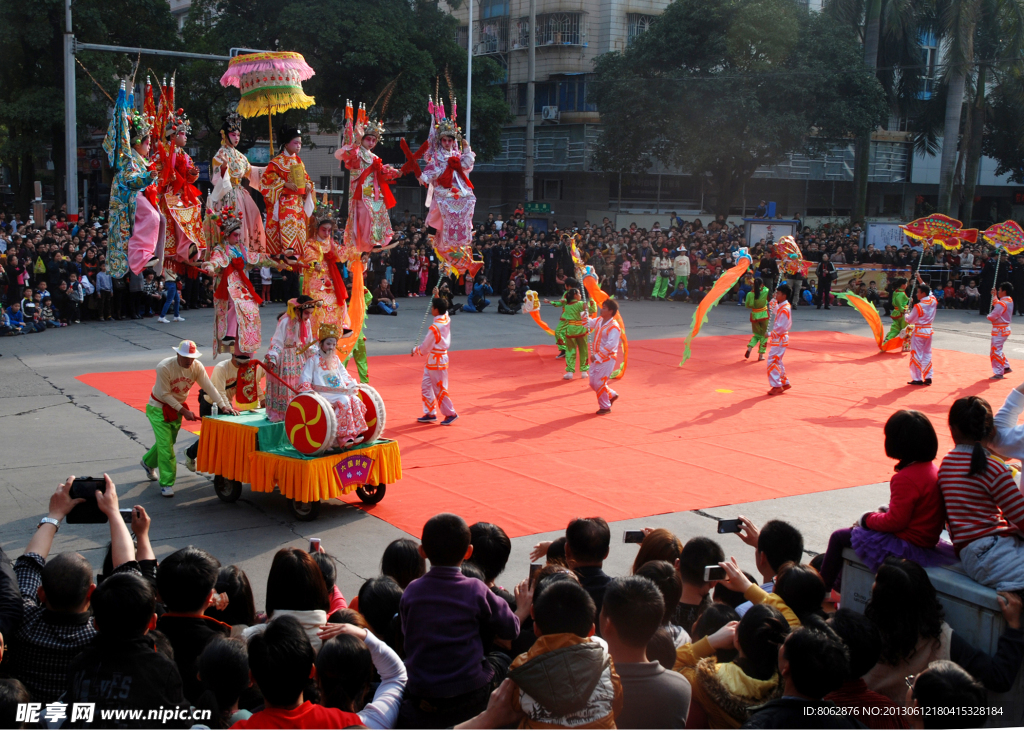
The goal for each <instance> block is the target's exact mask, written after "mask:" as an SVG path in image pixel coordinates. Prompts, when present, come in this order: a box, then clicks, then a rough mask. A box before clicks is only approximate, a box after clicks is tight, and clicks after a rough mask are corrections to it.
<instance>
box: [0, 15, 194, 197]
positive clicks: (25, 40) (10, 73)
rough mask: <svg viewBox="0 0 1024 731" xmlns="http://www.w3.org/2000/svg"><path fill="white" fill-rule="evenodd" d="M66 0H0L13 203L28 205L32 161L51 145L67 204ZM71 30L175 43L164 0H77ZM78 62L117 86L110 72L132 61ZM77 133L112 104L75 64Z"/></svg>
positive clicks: (87, 56) (100, 58)
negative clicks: (22, 0) (3, 0)
mask: <svg viewBox="0 0 1024 731" xmlns="http://www.w3.org/2000/svg"><path fill="white" fill-rule="evenodd" d="M64 17H65V16H64V2H63V0H32V2H4V3H0V27H2V28H4V30H5V41H4V43H2V44H0V126H4V127H6V128H7V131H8V135H7V136H6V137H5V138H4V139H3V140H2V141H0V164H3V165H6V166H7V167H8V168H10V170H11V173H12V175H11V179H12V184H13V185H12V187H13V189H14V195H15V201H16V205H17V207H18V208H19V209H20V210H26V209H27V208H28V203H29V200H30V199H31V197H32V183H33V181H34V180H35V179H36V178H37V177H39V171H37V170H36V160H37V159H39V158H44V157H46V155H47V150H48V149H49V155H50V159H51V160H52V161H53V166H54V174H53V180H54V183H55V186H54V188H55V192H56V199H57V201H59V202H64V200H65V196H64V190H63V186H64V176H63V170H64V148H65V144H64V65H63V63H64V61H63V48H64V46H63V43H64V41H63V33H64ZM73 21H74V22H73V30H74V33H75V36H76V37H77V38H78V40H80V41H83V42H93V43H112V44H118V45H127V46H149V47H153V46H156V47H162V48H171V47H174V44H175V43H176V42H177V39H176V35H175V28H174V20H173V18H172V17H171V14H170V7H169V6H168V4H167V3H166V2H165V0H77V2H75V3H74V6H73ZM79 59H80V61H81V62H82V63H83V64H84V65H85V66H86V68H88V69H89V71H90V72H91V73H92V74H93V76H95V78H96V80H97V81H98V82H99V83H101V84H105V85H106V86H105V88H106V90H107V92H108V93H110V94H111V95H114V94H116V92H117V82H116V80H115V79H114V74H115V72H117V71H120V72H121V73H127V72H130V70H131V63H132V62H133V61H134V59H128V58H127V57H126V56H123V55H116V54H109V53H82V54H80V55H79ZM76 81H77V90H78V96H77V104H78V119H77V125H78V130H79V134H81V133H82V132H83V131H86V130H88V129H89V128H90V127H104V126H105V125H106V122H107V114H108V112H107V110H108V105H109V102H108V101H107V99H106V98H105V97H104V96H103V94H102V93H101V92H99V90H98V89H96V87H95V86H94V85H93V82H92V81H90V80H89V78H88V76H86V75H85V74H84V73H83V72H82V71H81V69H78V70H77V76H76Z"/></svg>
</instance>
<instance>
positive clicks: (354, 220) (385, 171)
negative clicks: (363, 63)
mask: <svg viewBox="0 0 1024 731" xmlns="http://www.w3.org/2000/svg"><path fill="white" fill-rule="evenodd" d="M382 116H383V112H382ZM382 134H384V125H383V123H382V122H380V121H378V120H375V119H370V118H369V116H368V115H367V113H366V108H365V106H363V105H362V104H360V105H359V110H358V112H357V113H356V118H355V119H354V120H353V118H352V102H348V103H347V104H346V106H345V130H344V132H343V136H342V144H341V147H339V148H338V149H337V150H336V151H335V153H334V157H335V158H337V160H338V162H340V163H341V164H342V165H344V166H345V168H346V169H348V170H349V171H351V174H350V176H349V177H350V182H349V196H348V222H347V223H346V224H345V248H346V249H349V248H350V247H355V248H356V249H357V250H359V251H372V250H374V249H381V248H383V247H385V246H387V245H388V244H390V243H391V239H392V237H393V236H394V231H393V230H392V229H391V218H390V216H389V215H388V209H389V208H394V207H395V197H394V196H393V195H392V194H391V188H390V187H389V186H388V183H390V182H391V181H393V180H395V179H396V178H398V176H399V172H398V170H396V169H395V168H394V167H392V166H391V165H385V164H383V163H382V162H381V159H380V158H379V157H377V155H375V154H373V152H372V150H373V148H374V147H376V146H377V142H378V141H379V140H380V136H381V135H382Z"/></svg>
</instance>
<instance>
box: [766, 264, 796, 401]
mask: <svg viewBox="0 0 1024 731" xmlns="http://www.w3.org/2000/svg"><path fill="white" fill-rule="evenodd" d="M792 296H793V290H792V289H790V287H789V285H788V284H782V285H779V288H778V289H776V290H775V301H774V302H772V305H774V307H772V309H773V310H774V315H775V324H774V325H772V328H771V331H770V332H769V333H768V385H769V386H771V389H770V390H769V391H768V395H769V396H778V395H779V394H782V393H785V392H786V391H788V390H789V389H791V388H792V386H791V385H790V383H789V378H788V377H787V376H786V364H785V363H784V362H783V361H782V359H783V358H784V357H785V355H786V348H788V347H789V329H790V328H791V327H792V326H793V307H792V305H790V304H789V298H790V297H792Z"/></svg>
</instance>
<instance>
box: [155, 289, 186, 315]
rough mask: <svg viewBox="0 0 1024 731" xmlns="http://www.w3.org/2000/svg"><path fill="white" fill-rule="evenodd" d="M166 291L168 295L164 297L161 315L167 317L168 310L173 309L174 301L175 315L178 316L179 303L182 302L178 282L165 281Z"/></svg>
mask: <svg viewBox="0 0 1024 731" xmlns="http://www.w3.org/2000/svg"><path fill="white" fill-rule="evenodd" d="M164 291H165V292H166V293H167V296H166V297H165V298H164V309H163V312H161V313H160V317H167V312H168V311H169V310H170V309H171V303H172V302H173V303H174V316H175V317H177V316H178V304H179V303H180V302H181V297H180V296H179V295H178V283H177V282H164Z"/></svg>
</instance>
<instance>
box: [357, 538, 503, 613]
mask: <svg viewBox="0 0 1024 731" xmlns="http://www.w3.org/2000/svg"><path fill="white" fill-rule="evenodd" d="M477 525H481V524H479V523H478V524H477ZM470 533H471V535H472V528H470ZM474 550H475V549H474ZM511 550H512V546H511V544H510V545H509V551H511ZM380 573H381V576H388V577H390V578H392V579H394V580H395V582H397V583H398V586H399V588H401V589H402V590H403V591H404V590H405V588H406V587H408V586H409V584H410V583H412V582H413V581H415V580H416V579H418V578H420V577H421V576H423V574H425V573H427V562H426V560H425V559H424V558H423V555H422V554H421V553H420V550H419V546H418V545H417V543H416V541H414V540H412V539H411V538H396V539H395V540H393V541H391V543H389V544H388V547H387V548H385V549H384V555H383V556H381V559H380ZM353 608H357V607H355V606H354V607H353Z"/></svg>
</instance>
